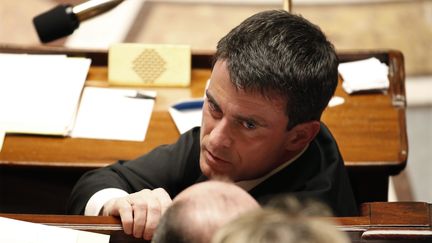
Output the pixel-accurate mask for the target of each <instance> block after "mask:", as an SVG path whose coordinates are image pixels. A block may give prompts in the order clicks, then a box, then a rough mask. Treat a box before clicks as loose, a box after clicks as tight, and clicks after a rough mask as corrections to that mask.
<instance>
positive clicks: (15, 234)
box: [0, 217, 110, 243]
mask: <svg viewBox="0 0 432 243" xmlns="http://www.w3.org/2000/svg"><path fill="white" fill-rule="evenodd" d="M0 228H1V229H2V230H1V234H0V242H7V243H58V242H62V243H108V242H109V239H110V236H109V235H105V234H99V233H92V232H87V231H80V230H73V229H67V228H61V227H56V226H48V225H43V224H37V223H30V222H25V221H21V220H15V219H9V218H4V217H0Z"/></svg>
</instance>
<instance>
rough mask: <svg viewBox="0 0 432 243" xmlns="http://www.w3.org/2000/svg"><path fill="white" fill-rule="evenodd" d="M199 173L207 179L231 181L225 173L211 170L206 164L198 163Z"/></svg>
mask: <svg viewBox="0 0 432 243" xmlns="http://www.w3.org/2000/svg"><path fill="white" fill-rule="evenodd" d="M200 169H201V172H202V173H203V174H204V175H205V176H206V177H207V178H209V179H216V180H223V181H232V180H231V178H230V176H229V175H228V174H227V173H224V172H219V171H216V170H214V169H212V168H211V167H210V166H209V165H208V164H207V163H206V162H202V161H200Z"/></svg>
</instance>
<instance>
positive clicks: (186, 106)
mask: <svg viewBox="0 0 432 243" xmlns="http://www.w3.org/2000/svg"><path fill="white" fill-rule="evenodd" d="M203 104H204V100H192V101H184V102H181V103H177V104H175V105H173V106H172V107H173V108H174V109H176V110H179V111H180V110H192V109H202V107H203Z"/></svg>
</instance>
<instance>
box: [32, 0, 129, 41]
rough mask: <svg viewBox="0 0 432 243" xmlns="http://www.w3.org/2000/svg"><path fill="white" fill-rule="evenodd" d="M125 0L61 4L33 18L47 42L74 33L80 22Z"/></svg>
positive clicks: (40, 36)
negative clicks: (73, 4) (74, 4)
mask: <svg viewBox="0 0 432 243" xmlns="http://www.w3.org/2000/svg"><path fill="white" fill-rule="evenodd" d="M123 1H124V0H89V1H87V2H84V3H81V4H78V5H76V6H72V5H70V4H61V5H58V6H56V7H54V8H53V9H51V10H48V11H46V12H44V13H42V14H40V15H38V16H36V17H34V18H33V25H34V27H35V28H36V32H37V34H38V36H39V39H40V41H41V42H43V43H47V42H50V41H53V40H56V39H59V38H62V37H65V36H67V35H70V34H72V33H73V32H74V31H75V29H77V28H78V27H79V25H80V22H82V21H84V20H87V19H89V18H92V17H94V16H96V15H99V14H101V13H104V12H106V11H108V10H111V9H112V8H114V7H116V6H117V5H119V4H120V3H122V2H123Z"/></svg>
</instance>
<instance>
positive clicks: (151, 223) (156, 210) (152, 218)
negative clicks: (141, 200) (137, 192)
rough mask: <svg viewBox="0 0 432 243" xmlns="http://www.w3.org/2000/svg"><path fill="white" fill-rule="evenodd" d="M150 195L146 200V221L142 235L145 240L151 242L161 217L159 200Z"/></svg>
mask: <svg viewBox="0 0 432 243" xmlns="http://www.w3.org/2000/svg"><path fill="white" fill-rule="evenodd" d="M151 194H152V196H151V197H148V198H147V199H148V200H147V220H146V225H145V228H144V234H143V237H144V239H145V240H151V238H152V237H153V233H154V231H155V230H156V227H157V225H158V223H159V219H160V217H161V205H160V203H159V200H158V199H157V197H156V196H155V195H154V194H153V192H152V193H151Z"/></svg>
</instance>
